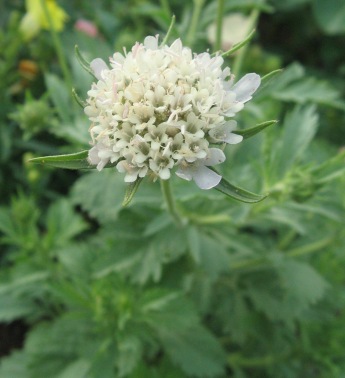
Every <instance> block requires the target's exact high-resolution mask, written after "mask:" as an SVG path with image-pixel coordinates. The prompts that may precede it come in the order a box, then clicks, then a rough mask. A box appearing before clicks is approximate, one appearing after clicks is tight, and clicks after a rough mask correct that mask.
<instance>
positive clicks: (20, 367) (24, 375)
mask: <svg viewBox="0 0 345 378" xmlns="http://www.w3.org/2000/svg"><path fill="white" fill-rule="evenodd" d="M27 362H28V361H27V355H26V354H25V352H23V351H14V352H13V353H11V355H10V356H6V357H3V358H2V359H1V363H0V378H10V377H11V378H30V374H29V372H28V366H27Z"/></svg>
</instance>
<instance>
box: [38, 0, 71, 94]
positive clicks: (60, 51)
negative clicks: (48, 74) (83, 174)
mask: <svg viewBox="0 0 345 378" xmlns="http://www.w3.org/2000/svg"><path fill="white" fill-rule="evenodd" d="M41 5H42V8H43V11H44V14H45V16H46V17H47V20H48V23H49V31H50V34H51V37H52V40H53V44H54V48H55V51H56V55H57V57H58V60H59V64H60V67H61V70H62V74H63V76H64V79H65V82H66V84H67V86H68V87H69V88H72V78H71V74H70V71H69V69H68V65H67V62H66V59H65V56H64V53H63V49H62V43H61V40H60V38H59V36H58V33H57V31H56V30H55V27H54V24H53V21H52V16H51V14H50V13H49V10H48V7H47V4H46V1H45V0H41Z"/></svg>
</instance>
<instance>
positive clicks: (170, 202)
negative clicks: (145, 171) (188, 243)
mask: <svg viewBox="0 0 345 378" xmlns="http://www.w3.org/2000/svg"><path fill="white" fill-rule="evenodd" d="M161 189H162V193H163V197H164V200H165V203H166V205H167V209H168V211H169V213H170V215H171V216H172V217H173V218H174V221H175V223H176V225H177V226H182V225H183V221H182V219H181V217H180V215H179V213H178V212H177V210H176V203H175V200H174V197H173V194H172V191H171V186H170V180H161Z"/></svg>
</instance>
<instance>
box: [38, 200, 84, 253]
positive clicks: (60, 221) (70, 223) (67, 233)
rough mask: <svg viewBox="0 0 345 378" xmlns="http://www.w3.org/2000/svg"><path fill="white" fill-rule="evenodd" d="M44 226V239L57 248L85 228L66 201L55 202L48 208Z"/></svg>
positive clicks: (82, 221)
mask: <svg viewBox="0 0 345 378" xmlns="http://www.w3.org/2000/svg"><path fill="white" fill-rule="evenodd" d="M46 225H47V233H46V235H45V239H46V240H48V241H49V242H50V244H51V245H55V246H59V247H61V246H64V245H66V244H67V243H68V242H70V241H71V240H72V239H73V238H74V237H76V236H77V235H78V234H80V233H81V232H83V231H85V230H86V228H87V224H86V223H85V222H84V220H83V218H82V217H81V216H80V215H78V214H76V213H75V211H74V209H73V206H72V204H71V203H70V202H69V201H67V200H66V199H62V200H60V201H57V202H55V203H54V204H53V205H52V206H50V208H49V210H48V214H47V219H46Z"/></svg>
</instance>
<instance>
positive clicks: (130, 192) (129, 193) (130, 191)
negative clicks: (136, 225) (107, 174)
mask: <svg viewBox="0 0 345 378" xmlns="http://www.w3.org/2000/svg"><path fill="white" fill-rule="evenodd" d="M142 180H143V179H142V177H138V178H137V179H136V180H135V181H134V182H131V183H129V184H128V185H127V188H126V193H125V197H124V199H123V201H122V206H123V207H125V206H128V205H129V204H130V202H131V201H132V199H133V197H134V194H135V193H136V192H137V190H138V188H139V185H140V184H141V182H142Z"/></svg>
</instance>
